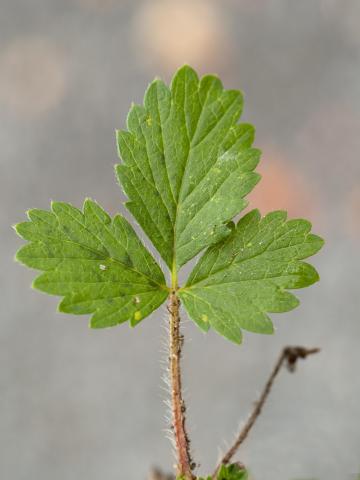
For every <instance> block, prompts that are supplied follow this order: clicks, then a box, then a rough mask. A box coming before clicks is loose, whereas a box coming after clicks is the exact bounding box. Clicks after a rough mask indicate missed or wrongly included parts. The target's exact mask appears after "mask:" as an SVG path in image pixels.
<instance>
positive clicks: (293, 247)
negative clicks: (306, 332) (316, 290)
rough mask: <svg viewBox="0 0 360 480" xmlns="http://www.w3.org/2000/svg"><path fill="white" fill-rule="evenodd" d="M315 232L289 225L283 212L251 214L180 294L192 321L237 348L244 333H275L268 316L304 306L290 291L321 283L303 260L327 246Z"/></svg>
mask: <svg viewBox="0 0 360 480" xmlns="http://www.w3.org/2000/svg"><path fill="white" fill-rule="evenodd" d="M310 229H311V224H310V223H309V222H308V221H306V220H288V221H286V212H282V211H277V212H272V213H269V214H268V215H266V216H265V217H263V218H261V217H260V214H259V212H258V211H257V210H253V211H251V212H250V213H248V214H247V215H245V216H244V217H243V218H242V219H241V220H240V221H239V222H238V224H237V225H236V227H235V226H233V230H232V233H231V235H229V236H228V237H227V238H226V239H225V240H223V241H222V242H220V243H218V244H216V245H214V246H212V247H210V248H209V249H208V250H207V251H206V252H205V254H204V255H203V256H202V258H201V259H200V261H199V262H198V263H197V265H196V266H195V268H194V270H193V271H192V273H191V274H190V277H189V279H188V281H187V284H186V286H185V287H184V288H182V289H180V290H179V296H180V298H181V300H182V301H183V303H184V305H185V308H186V310H187V312H188V313H189V316H190V317H191V318H192V319H193V320H194V321H195V322H196V323H197V324H198V325H199V327H200V328H202V329H203V330H205V331H207V330H208V329H209V327H210V326H211V327H213V328H214V329H215V330H217V331H218V332H219V333H220V334H222V335H224V336H225V337H227V338H228V339H230V340H232V341H234V342H236V343H241V339H242V335H241V329H244V330H248V331H250V332H256V333H267V334H270V333H272V332H273V325H272V322H271V320H270V319H269V317H268V315H267V312H286V311H288V310H292V309H293V308H295V307H296V306H297V305H298V303H299V301H298V300H297V298H296V297H295V296H294V295H293V294H292V293H290V292H288V291H287V289H297V288H303V287H307V286H308V285H311V284H312V283H314V282H316V281H317V280H318V279H319V276H318V274H317V272H316V270H315V269H314V267H312V266H311V265H309V264H308V263H305V262H302V261H301V260H302V259H304V258H307V257H309V256H311V255H314V254H315V253H316V252H317V251H318V250H319V249H320V248H321V247H322V245H323V240H322V239H321V238H320V237H317V236H316V235H313V234H311V233H310Z"/></svg>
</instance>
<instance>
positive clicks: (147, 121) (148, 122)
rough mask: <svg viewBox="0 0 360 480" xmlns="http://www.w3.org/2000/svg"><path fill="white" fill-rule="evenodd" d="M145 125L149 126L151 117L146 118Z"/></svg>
mask: <svg viewBox="0 0 360 480" xmlns="http://www.w3.org/2000/svg"><path fill="white" fill-rule="evenodd" d="M146 125H147V126H148V127H151V125H152V118H151V117H147V119H146Z"/></svg>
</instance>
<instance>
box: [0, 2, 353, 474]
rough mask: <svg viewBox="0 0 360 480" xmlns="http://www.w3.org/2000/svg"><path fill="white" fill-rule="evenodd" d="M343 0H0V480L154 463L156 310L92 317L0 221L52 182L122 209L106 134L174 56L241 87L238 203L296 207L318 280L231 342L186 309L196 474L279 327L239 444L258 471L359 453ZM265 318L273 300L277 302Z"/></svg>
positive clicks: (348, 463) (160, 447)
mask: <svg viewBox="0 0 360 480" xmlns="http://www.w3.org/2000/svg"><path fill="white" fill-rule="evenodd" d="M359 22H360V2H359V0H238V1H236V0H224V1H214V2H212V1H200V0H199V1H196V0H191V1H190V0H179V1H175V0H174V1H165V0H152V1H135V0H133V1H131V0H128V1H126V0H61V1H59V0H23V1H21V0H0V169H1V173H0V178H1V188H0V205H1V207H0V212H1V250H0V254H1V269H0V282H1V297H2V298H1V310H2V312H1V336H0V342H1V344H0V369H1V371H0V388H1V392H0V404H1V408H0V442H1V443H0V478H1V479H4V480H5V479H6V480H8V479H9V480H79V479H86V480H99V479H101V480H120V479H125V478H126V479H129V480H132V479H134V480H138V479H145V478H146V476H147V473H148V471H149V468H150V466H151V465H159V466H161V467H163V468H164V469H165V470H169V471H171V468H172V464H173V463H174V458H173V456H172V453H171V446H170V443H169V442H168V440H167V439H166V438H165V435H164V430H165V429H166V428H167V427H168V425H167V422H166V420H165V412H166V408H165V406H164V400H166V399H167V394H166V392H164V390H163V383H162V381H161V376H162V375H163V374H164V367H163V366H162V364H161V360H164V359H165V354H164V348H165V346H166V328H165V325H166V311H165V309H162V310H159V311H157V312H156V313H155V314H153V315H152V316H151V317H150V318H147V319H146V320H144V322H143V323H142V324H140V326H139V327H137V328H136V329H135V330H131V329H130V328H129V327H128V326H127V325H122V326H119V327H118V328H113V329H109V330H103V331H91V330H90V329H88V327H87V319H86V318H85V317H71V316H65V315H61V314H58V313H56V304H57V299H56V298H54V297H47V296H45V295H41V294H40V293H38V292H35V291H32V290H31V289H30V288H29V285H30V283H31V281H32V279H33V278H34V272H31V271H28V270H26V269H24V268H23V267H21V266H20V265H18V264H15V263H14V262H13V255H14V253H15V251H16V250H17V248H18V247H19V246H20V245H21V244H22V242H21V240H20V239H18V238H17V237H16V236H15V234H14V232H13V231H12V230H11V228H10V225H11V224H13V223H16V222H19V221H22V220H23V219H24V218H25V211H26V210H27V209H28V208H31V207H39V208H45V209H46V208H48V207H49V201H50V199H56V200H64V201H68V202H72V203H73V204H74V205H76V206H81V204H82V201H83V199H84V197H86V196H91V197H93V198H95V199H96V200H98V201H99V202H100V203H101V204H102V205H103V206H104V208H106V209H107V210H108V211H109V212H111V213H115V212H117V211H121V212H123V207H122V201H123V200H124V198H123V196H122V194H121V191H120V188H119V187H118V186H117V185H116V183H115V181H114V175H113V165H114V164H115V163H116V162H117V161H118V159H117V158H116V147H115V137H114V131H115V129H116V128H121V127H124V124H125V118H126V114H127V111H128V108H129V106H130V103H131V101H136V102H140V101H141V100H142V95H143V92H144V90H145V88H146V85H147V84H148V82H149V81H151V80H152V78H153V77H154V76H155V75H158V76H161V77H163V78H164V79H165V80H169V79H170V78H171V74H172V73H173V71H174V70H175V69H176V68H177V67H178V66H180V65H181V64H183V63H184V62H188V63H190V64H191V65H193V66H194V67H196V68H197V69H198V71H199V72H200V73H201V74H204V73H208V72H216V73H218V74H219V75H220V76H221V78H222V79H223V81H224V84H225V86H226V87H228V88H241V89H242V90H243V91H244V92H245V101H246V104H245V113H244V116H243V119H245V120H246V121H248V122H252V123H254V124H255V125H256V127H257V140H256V145H257V146H258V147H260V148H261V149H262V150H263V152H264V154H263V159H262V164H261V167H260V171H261V172H262V173H263V174H264V179H263V181H262V182H261V184H260V185H259V186H258V187H256V189H255V191H254V193H253V194H252V195H251V205H252V206H254V205H256V206H259V207H260V209H261V210H262V212H266V211H268V210H271V209H276V208H286V209H288V210H289V212H290V215H291V216H299V215H304V216H306V217H307V218H310V219H311V220H312V221H313V223H314V230H315V232H316V233H318V234H320V235H322V236H324V237H325V238H326V240H327V243H326V247H325V248H324V250H323V252H322V253H321V254H319V255H317V256H316V257H315V258H314V260H313V262H314V264H315V265H316V266H317V267H318V269H319V271H320V274H321V277H322V280H321V282H320V283H319V284H316V285H315V286H313V287H311V288H309V289H307V291H304V292H300V294H299V296H300V298H301V300H302V304H301V306H300V307H299V308H298V309H297V310H295V311H293V312H290V313H287V314H283V315H281V316H278V318H275V323H276V326H277V332H276V335H275V336H273V337H266V336H260V335H258V336H257V335H251V334H246V335H245V342H244V344H243V345H242V346H241V347H237V346H235V345H232V344H230V343H229V342H227V341H226V340H224V339H223V338H221V337H220V336H218V335H216V334H214V333H209V334H208V335H206V336H205V335H203V334H202V333H201V332H200V331H199V330H198V329H197V327H196V326H195V325H193V324H192V323H190V322H189V321H187V320H186V319H184V320H185V325H184V330H185V335H186V347H185V355H186V358H185V360H184V379H185V380H184V381H185V385H186V390H187V392H188V393H187V397H188V405H189V407H190V409H189V415H188V420H189V425H190V433H191V437H192V439H193V442H192V445H193V450H194V456H195V459H196V460H197V461H199V462H200V463H201V467H200V469H199V470H198V472H199V474H205V473H208V471H210V469H212V468H213V466H214V463H215V461H216V460H217V458H218V455H219V451H220V450H219V449H224V447H225V445H226V442H229V441H230V440H231V439H232V438H233V434H234V433H235V431H236V429H237V426H238V424H239V422H241V421H244V419H245V418H246V414H247V412H248V411H249V409H250V408H251V406H252V402H253V400H254V399H255V398H256V395H257V394H258V393H259V390H260V388H261V387H262V385H263V382H264V381H265V379H266V377H267V375H268V373H269V370H270V368H271V365H272V363H273V361H274V360H275V357H276V356H277V355H278V352H279V350H280V349H281V348H282V346H283V345H285V344H305V345H307V346H319V347H322V349H323V350H322V353H321V354H320V355H318V356H316V357H313V358H311V359H309V360H307V361H306V362H303V363H301V365H299V367H300V368H299V369H298V372H297V373H296V374H295V375H290V374H289V373H287V372H286V371H285V370H284V371H283V372H282V373H281V376H280V378H279V380H278V383H277V384H276V386H275V388H274V391H273V393H272V396H271V397H270V400H269V403H268V404H267V406H266V408H265V410H264V412H263V414H262V416H261V418H260V419H259V421H258V424H257V425H256V427H255V428H254V430H253V431H252V433H251V435H250V438H249V440H248V442H247V443H246V446H244V448H243V449H242V450H241V452H239V456H238V458H239V459H241V460H242V461H243V462H245V463H246V464H247V465H248V466H249V468H250V469H251V471H252V473H253V476H254V478H255V479H256V480H265V479H266V480H289V479H295V478H297V479H299V478H318V479H324V480H325V479H326V480H335V479H336V480H339V479H346V478H354V477H352V475H355V474H356V473H358V472H359V470H360V400H359V398H360V375H359V363H360V349H359V340H360V318H359V310H360V294H359V278H360V262H359V259H360V254H359V241H360V216H359V213H360V185H359V179H360V175H359V174H360V163H359V152H360V131H359V129H360V97H359V93H360V81H359V75H360V62H359V53H360V29H359ZM275 317H276V316H275Z"/></svg>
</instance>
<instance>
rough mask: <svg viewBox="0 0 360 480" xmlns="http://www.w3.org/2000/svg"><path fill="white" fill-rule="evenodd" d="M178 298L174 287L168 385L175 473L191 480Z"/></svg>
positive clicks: (171, 304) (171, 296) (171, 308)
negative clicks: (175, 455) (175, 462)
mask: <svg viewBox="0 0 360 480" xmlns="http://www.w3.org/2000/svg"><path fill="white" fill-rule="evenodd" d="M179 309H180V300H179V298H178V296H177V295H176V289H175V288H174V289H173V290H172V292H171V294H170V296H169V304H168V310H169V313H170V317H169V331H170V332H169V333H170V352H169V353H170V356H169V363H170V366H169V367H170V385H171V409H172V422H173V423H172V428H173V431H174V436H175V446H176V452H177V457H178V464H177V475H179V476H180V475H182V476H183V477H184V478H185V479H186V480H193V479H194V478H195V477H194V475H193V474H192V468H193V462H192V460H191V455H190V441H189V437H188V435H187V432H186V428H185V420H186V417H185V412H186V407H185V402H184V399H183V397H182V390H181V369H180V360H181V349H182V344H183V336H182V335H181V334H180V314H179Z"/></svg>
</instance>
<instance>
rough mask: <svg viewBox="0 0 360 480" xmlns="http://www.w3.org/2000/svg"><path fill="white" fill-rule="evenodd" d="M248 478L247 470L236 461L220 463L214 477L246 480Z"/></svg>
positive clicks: (228, 479) (223, 479)
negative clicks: (229, 463) (227, 463)
mask: <svg viewBox="0 0 360 480" xmlns="http://www.w3.org/2000/svg"><path fill="white" fill-rule="evenodd" d="M248 478H249V475H248V473H247V471H246V470H244V469H243V468H241V467H240V466H239V465H237V464H236V463H233V464H231V465H222V466H221V468H220V470H219V473H218V474H217V477H216V479H217V480H248Z"/></svg>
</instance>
